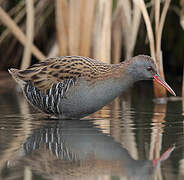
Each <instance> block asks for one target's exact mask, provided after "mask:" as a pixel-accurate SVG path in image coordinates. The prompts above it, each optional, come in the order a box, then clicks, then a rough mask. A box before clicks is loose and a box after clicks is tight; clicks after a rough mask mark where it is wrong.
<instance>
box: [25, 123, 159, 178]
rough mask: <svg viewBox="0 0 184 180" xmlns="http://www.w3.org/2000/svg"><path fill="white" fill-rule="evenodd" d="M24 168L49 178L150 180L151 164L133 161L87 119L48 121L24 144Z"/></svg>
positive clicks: (151, 175) (110, 138)
mask: <svg viewBox="0 0 184 180" xmlns="http://www.w3.org/2000/svg"><path fill="white" fill-rule="evenodd" d="M23 147H24V153H25V155H24V158H22V161H23V162H24V163H25V165H28V166H30V167H31V169H32V170H33V171H36V172H37V173H38V174H40V175H42V176H44V177H46V178H50V179H53V178H54V179H57V178H59V179H66V178H67V179H91V178H95V177H96V178H97V177H103V176H104V175H109V176H118V177H124V178H126V179H131V180H150V179H153V177H154V172H155V169H156V166H155V165H154V163H153V161H149V160H134V159H133V158H132V157H131V156H130V154H129V152H128V151H127V150H126V149H125V148H123V147H122V145H120V144H119V143H117V142H116V141H115V140H114V139H113V138H112V137H111V136H109V135H108V134H104V133H102V132H101V130H100V129H99V128H98V127H97V126H95V125H94V124H93V123H92V122H91V121H90V120H78V121H77V120H74V121H72V120H66V121H50V122H48V123H46V124H45V125H44V126H43V127H41V128H37V129H35V130H34V131H33V133H32V134H31V135H30V136H29V137H28V138H27V140H26V142H25V143H24V146H23Z"/></svg>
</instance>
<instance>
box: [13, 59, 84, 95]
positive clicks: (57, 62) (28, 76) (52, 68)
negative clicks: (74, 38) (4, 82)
mask: <svg viewBox="0 0 184 180" xmlns="http://www.w3.org/2000/svg"><path fill="white" fill-rule="evenodd" d="M79 69H81V68H79V64H75V63H72V61H71V59H69V58H64V57H60V58H59V57H58V58H50V59H47V60H45V61H44V62H41V63H38V64H35V65H33V66H31V67H29V68H27V69H25V70H16V69H10V73H11V74H12V75H13V77H14V78H15V79H16V81H17V82H18V83H19V84H21V82H22V83H23V82H27V83H30V84H32V85H33V86H35V87H36V88H38V89H40V90H41V91H44V92H45V91H47V90H48V89H49V88H51V87H52V85H53V84H56V83H58V82H62V81H64V80H67V79H71V78H76V77H79V76H81V74H82V71H79Z"/></svg>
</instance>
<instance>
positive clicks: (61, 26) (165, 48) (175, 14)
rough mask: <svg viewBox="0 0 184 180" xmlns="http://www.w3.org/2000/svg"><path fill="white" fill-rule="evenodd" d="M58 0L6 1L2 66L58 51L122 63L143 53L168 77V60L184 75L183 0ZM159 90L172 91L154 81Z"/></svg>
mask: <svg viewBox="0 0 184 180" xmlns="http://www.w3.org/2000/svg"><path fill="white" fill-rule="evenodd" d="M54 2H55V3H53V1H52V0H43V1H39V0H18V1H17V0H6V1H5V0H1V1H0V5H1V6H0V21H1V26H0V54H1V65H0V70H6V69H7V68H9V67H12V66H13V67H20V68H22V69H24V68H26V67H27V66H29V65H30V64H31V63H34V62H36V61H40V60H44V59H45V58H46V57H51V56H57V55H60V56H63V55H81V56H89V57H92V58H97V59H100V60H102V61H105V62H108V63H118V62H119V61H120V59H124V58H129V57H131V56H134V55H135V54H140V53H143V54H151V56H152V57H154V58H155V60H156V61H157V64H158V68H159V72H160V74H161V76H162V78H164V71H163V66H164V67H165V68H167V72H168V71H171V72H172V74H173V73H175V75H180V77H182V76H181V71H182V70H183V67H182V64H183V62H182V57H183V56H184V52H183V49H182V46H181V44H182V42H183V41H184V35H183V34H182V31H183V30H182V28H183V27H184V25H183V16H184V15H183V14H184V13H183V9H184V1H183V0H180V1H172V2H171V0H154V1H153V0H152V1H144V0H109V1H106V0H92V1H91V0H77V1H76V0H55V1H54ZM177 3H178V4H177ZM177 21H178V24H177V26H173V24H174V25H176V22H177ZM179 22H180V24H179ZM177 41H178V42H177ZM148 42H149V43H148ZM177 43H178V44H180V46H179V45H178V44H177ZM149 47H150V50H149ZM179 54H180V56H178V55H179ZM32 55H33V56H32ZM162 60H163V61H164V62H162ZM163 64H164V65H163ZM171 67H172V68H171ZM174 67H175V70H173V69H174ZM178 69H179V70H180V73H178ZM180 79H181V78H180ZM180 82H181V81H180ZM158 88H159V89H158ZM154 92H155V95H156V97H163V96H166V92H165V91H164V90H163V89H160V87H158V86H154Z"/></svg>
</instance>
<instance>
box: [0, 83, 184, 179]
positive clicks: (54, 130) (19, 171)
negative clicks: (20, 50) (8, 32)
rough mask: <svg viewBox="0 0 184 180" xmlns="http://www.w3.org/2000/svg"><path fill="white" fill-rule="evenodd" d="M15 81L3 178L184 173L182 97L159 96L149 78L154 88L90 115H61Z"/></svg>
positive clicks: (0, 155)
mask: <svg viewBox="0 0 184 180" xmlns="http://www.w3.org/2000/svg"><path fill="white" fill-rule="evenodd" d="M7 84H8V86H7V87H5V86H4V84H3V86H2V84H0V179H3V180H4V179H5V180H10V179H11V180H13V179H16V180H17V179H25V180H30V179H33V180H43V179H54V180H58V179H87V180H88V179H93V180H95V179H100V180H118V179H121V180H122V179H123V180H150V179H156V180H163V179H165V180H169V179H172V180H173V179H176V180H182V179H184V143H183V140H184V129H183V119H184V117H183V115H182V103H181V101H168V102H167V104H164V105H163V104H162V105H158V104H154V103H153V99H152V95H151V94H152V91H151V86H149V84H142V85H144V86H145V87H146V88H145V89H146V90H145V89H144V90H142V89H139V88H135V87H134V90H132V91H131V93H127V94H126V95H124V96H122V97H120V98H117V99H116V100H115V101H114V102H112V103H111V104H110V105H108V106H106V107H104V108H103V109H102V110H101V111H99V112H97V113H95V114H93V115H91V116H89V117H86V118H83V119H81V120H62V121H59V120H57V119H56V118H51V119H48V118H47V116H45V115H43V114H41V113H39V112H38V111H36V110H35V109H33V108H32V107H30V106H29V105H28V103H27V102H26V100H25V98H24V97H23V96H22V94H21V93H19V92H18V91H17V88H16V86H15V84H14V83H13V82H12V81H10V80H8V81H7ZM142 85H140V86H142ZM173 144H175V146H176V148H175V150H174V151H173V152H172V153H171V154H168V155H167V156H168V157H165V159H166V160H165V161H163V162H161V163H160V160H159V158H160V156H161V154H162V153H163V152H165V151H166V150H167V149H168V148H170V147H172V146H173ZM169 155H170V156H169ZM162 157H163V156H162ZM154 162H156V165H155V164H154Z"/></svg>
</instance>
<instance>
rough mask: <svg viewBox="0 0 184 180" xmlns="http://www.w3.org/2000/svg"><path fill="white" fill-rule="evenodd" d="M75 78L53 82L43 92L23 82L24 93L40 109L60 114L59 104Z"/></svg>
mask: <svg viewBox="0 0 184 180" xmlns="http://www.w3.org/2000/svg"><path fill="white" fill-rule="evenodd" d="M75 83H76V79H75V78H72V79H67V80H64V81H62V82H59V83H57V84H54V85H53V86H52V87H51V88H50V89H49V90H48V91H47V92H46V93H43V92H42V91H40V90H39V89H37V88H36V87H33V86H32V85H30V84H28V83H27V84H25V87H24V93H25V95H26V97H27V99H28V100H29V102H30V103H31V104H32V105H34V106H36V107H37V108H38V109H40V110H41V111H43V112H45V113H48V114H62V112H61V109H60V108H59V105H60V103H61V101H62V99H63V98H66V93H67V92H68V90H69V88H70V87H71V86H74V85H75Z"/></svg>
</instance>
